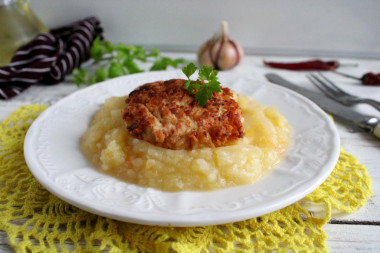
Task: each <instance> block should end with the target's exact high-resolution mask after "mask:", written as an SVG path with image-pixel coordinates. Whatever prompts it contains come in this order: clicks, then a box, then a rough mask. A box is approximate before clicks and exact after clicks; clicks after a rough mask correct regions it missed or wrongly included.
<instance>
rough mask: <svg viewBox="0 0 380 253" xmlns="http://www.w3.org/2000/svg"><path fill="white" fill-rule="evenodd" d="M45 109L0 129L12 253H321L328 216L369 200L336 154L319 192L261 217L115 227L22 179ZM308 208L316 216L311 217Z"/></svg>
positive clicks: (0, 217)
mask: <svg viewBox="0 0 380 253" xmlns="http://www.w3.org/2000/svg"><path fill="white" fill-rule="evenodd" d="M45 108H46V106H41V105H28V106H24V107H21V108H19V109H18V110H17V111H15V112H14V113H13V114H11V115H10V116H9V118H8V119H6V120H4V121H3V122H2V123H1V124H0V229H1V230H4V231H6V233H7V235H8V238H9V242H10V244H11V245H12V246H13V247H14V249H15V250H16V251H18V252H57V251H58V252H72V251H74V252H98V251H106V252H246V251H250V252H251V251H254V252H256V251H259V252H262V251H275V252H288V251H291V252H313V251H314V252H326V251H328V249H327V246H326V242H325V241H326V237H327V236H326V233H325V232H324V231H323V229H322V226H323V225H324V224H325V223H326V222H328V221H329V219H330V217H331V213H332V210H338V211H341V212H352V211H354V210H356V209H357V208H359V207H361V206H363V205H364V204H365V203H366V201H367V199H368V198H369V197H370V195H371V194H372V189H371V180H370V176H369V175H368V174H367V171H366V169H365V167H364V166H363V165H361V164H358V162H357V160H356V159H355V158H354V157H353V156H351V155H349V154H347V153H346V152H345V151H344V150H341V154H340V158H339V161H338V163H337V165H336V167H335V170H334V171H333V173H332V174H331V175H330V177H329V178H328V179H327V180H326V181H325V182H324V183H323V184H322V185H321V186H320V187H319V188H318V189H316V190H315V191H314V192H313V193H311V194H310V195H308V196H307V197H306V198H305V199H304V200H302V201H300V202H297V203H295V204H293V205H291V206H288V207H286V208H283V209H281V210H279V211H276V212H273V213H270V214H267V215H264V216H261V217H257V218H253V219H250V220H246V221H241V222H235V223H231V224H226V225H219V226H204V227H188V228H175V227H156V226H144V225H137V224H132V223H125V222H119V221H115V220H112V219H108V218H104V217H100V216H97V215H95V214H91V213H88V212H86V211H83V210H81V209H78V208H76V207H74V206H72V205H70V204H68V203H66V202H64V201H62V200H60V199H58V198H57V197H55V196H54V195H52V194H50V193H49V192H48V191H47V190H45V189H44V188H43V187H42V186H41V185H40V184H39V183H38V182H37V181H36V180H35V179H34V177H33V176H32V175H31V173H30V172H29V170H28V167H27V166H26V164H25V160H24V156H23V142H24V136H25V134H26V131H27V129H28V127H29V126H30V124H31V123H32V121H33V120H34V119H35V118H36V117H37V116H38V115H39V114H40V113H41V112H42V111H43V110H44V109H45ZM314 206H319V209H321V210H320V211H318V212H314V211H313V210H311V209H313V208H314ZM321 207H322V208H321ZM309 208H310V210H309ZM317 209H318V208H317Z"/></svg>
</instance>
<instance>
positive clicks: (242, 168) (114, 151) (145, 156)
mask: <svg viewBox="0 0 380 253" xmlns="http://www.w3.org/2000/svg"><path fill="white" fill-rule="evenodd" d="M125 99H126V97H113V98H109V99H107V100H106V102H105V104H104V106H103V107H102V108H101V109H100V110H99V111H98V112H97V113H96V115H95V116H94V118H93V120H92V122H91V124H90V127H89V129H88V130H87V131H86V133H85V134H84V136H83V137H82V140H81V148H82V151H83V153H84V154H85V155H86V157H87V158H88V159H89V160H90V161H91V163H92V164H94V165H95V166H96V167H97V168H98V169H99V170H100V171H102V172H105V173H107V174H110V175H112V176H114V177H116V178H119V179H121V180H124V181H126V182H128V183H133V184H138V185H140V186H144V187H153V188H156V189H159V190H163V191H185V190H200V191H204V190H214V189H221V188H226V187H231V186H237V185H243V184H249V183H252V182H254V181H256V180H258V179H259V178H260V177H261V176H262V175H264V174H265V173H266V172H267V171H268V170H270V169H271V168H272V167H273V166H274V165H276V164H277V163H278V162H279V161H280V160H281V157H282V155H283V153H284V152H285V151H286V150H287V148H288V147H289V143H290V126H289V124H288V122H287V120H286V119H285V117H284V116H282V115H281V114H280V113H279V112H278V110H277V108H276V107H272V106H269V107H266V106H264V105H261V104H259V103H258V102H256V101H254V100H253V99H251V98H250V97H247V96H243V95H238V98H237V102H238V103H239V105H240V107H241V109H242V111H243V116H244V124H243V126H244V131H245V134H244V138H242V139H240V140H239V141H238V142H237V143H236V144H234V145H231V146H225V147H217V148H202V149H196V150H171V149H165V148H161V147H157V146H154V145H153V144H150V143H148V142H146V141H143V140H139V139H136V138H134V137H133V136H131V135H130V134H129V133H128V131H127V129H126V126H125V122H124V121H123V119H122V116H121V110H122V109H123V108H124V107H125V106H126V104H125Z"/></svg>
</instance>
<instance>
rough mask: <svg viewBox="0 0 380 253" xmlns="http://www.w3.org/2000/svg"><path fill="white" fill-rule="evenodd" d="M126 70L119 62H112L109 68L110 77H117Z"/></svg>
mask: <svg viewBox="0 0 380 253" xmlns="http://www.w3.org/2000/svg"><path fill="white" fill-rule="evenodd" d="M125 74H126V73H125V71H124V69H123V65H121V64H120V63H119V62H112V63H111V66H110V67H109V69H108V75H109V77H110V78H115V77H118V76H123V75H125Z"/></svg>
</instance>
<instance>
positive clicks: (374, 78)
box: [360, 72, 380, 85]
mask: <svg viewBox="0 0 380 253" xmlns="http://www.w3.org/2000/svg"><path fill="white" fill-rule="evenodd" d="M360 80H361V81H362V84H365V85H380V74H375V73H372V72H369V73H366V74H364V75H363V76H362V78H361V79H360Z"/></svg>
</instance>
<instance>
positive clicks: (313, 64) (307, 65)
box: [263, 59, 339, 70]
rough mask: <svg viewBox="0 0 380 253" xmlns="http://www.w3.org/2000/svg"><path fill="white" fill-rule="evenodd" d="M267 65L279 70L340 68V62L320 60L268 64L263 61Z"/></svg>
mask: <svg viewBox="0 0 380 253" xmlns="http://www.w3.org/2000/svg"><path fill="white" fill-rule="evenodd" d="M263 62H264V64H265V65H267V66H269V67H272V68H278V69H288V70H335V69H337V68H338V67H339V62H337V61H322V60H319V59H315V60H310V61H302V62H289V63H284V62H268V61H265V60H264V61H263Z"/></svg>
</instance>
